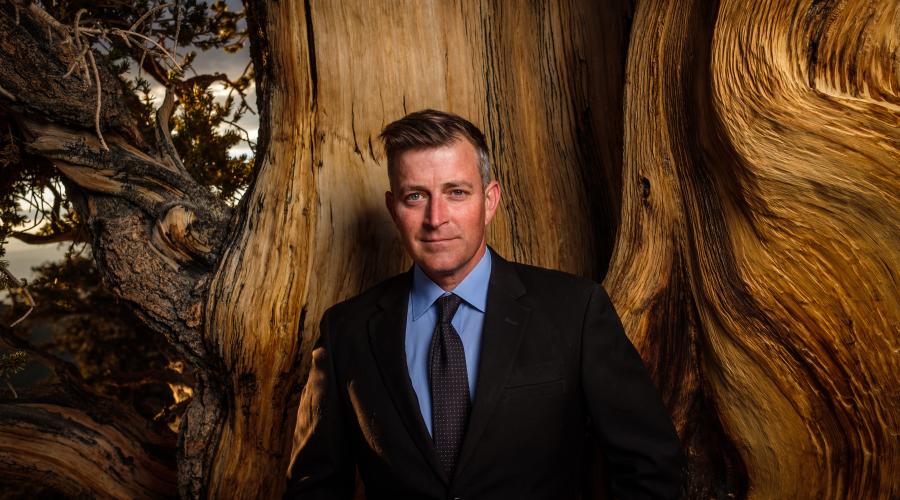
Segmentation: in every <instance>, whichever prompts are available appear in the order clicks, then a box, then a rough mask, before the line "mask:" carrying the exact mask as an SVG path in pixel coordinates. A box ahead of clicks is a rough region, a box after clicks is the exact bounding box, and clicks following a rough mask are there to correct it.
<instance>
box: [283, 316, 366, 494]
mask: <svg viewBox="0 0 900 500" xmlns="http://www.w3.org/2000/svg"><path fill="white" fill-rule="evenodd" d="M330 312H331V311H326V313H325V314H324V315H323V317H322V321H321V324H320V329H319V331H320V334H319V340H318V341H316V344H315V347H314V348H313V352H312V366H311V368H310V372H309V378H308V379H307V382H306V387H305V388H304V389H303V393H302V395H301V397H300V409H299V411H298V413H297V427H296V431H295V433H294V434H295V435H294V440H295V441H294V442H295V446H294V448H295V455H294V458H293V461H292V463H291V467H290V469H289V470H290V472H289V474H288V488H287V492H286V493H285V496H284V498H291V499H294V498H296V499H301V500H307V499H310V500H314V499H328V500H331V499H348V500H349V499H350V498H351V497H352V495H353V489H354V481H355V473H356V469H355V463H354V459H353V455H352V451H351V449H350V443H349V438H348V436H347V426H346V424H345V422H346V417H345V415H344V412H343V411H342V410H343V408H342V403H341V401H340V393H339V389H338V384H337V382H336V380H335V369H334V361H333V350H332V342H331V332H330V328H329V316H330V314H329V313H330Z"/></svg>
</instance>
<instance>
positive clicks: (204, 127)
mask: <svg viewBox="0 0 900 500" xmlns="http://www.w3.org/2000/svg"><path fill="white" fill-rule="evenodd" d="M233 107H234V103H233V99H232V98H230V97H229V98H228V99H227V100H226V101H225V103H224V104H219V103H217V102H216V101H215V100H214V98H213V94H212V92H210V90H209V89H208V88H205V89H204V88H200V87H197V86H194V87H192V89H191V91H190V92H186V93H185V94H183V95H182V97H181V111H180V112H179V113H178V114H177V115H176V116H175V117H174V120H173V121H174V124H175V133H174V134H173V137H172V142H173V143H174V144H175V149H176V150H178V154H179V156H181V160H182V161H183V162H184V164H185V167H187V169H188V172H190V174H191V177H193V178H194V179H195V180H197V182H199V183H201V184H203V185H204V186H210V187H211V188H213V190H214V191H215V192H216V194H218V195H219V196H220V197H221V198H222V199H223V200H225V201H227V202H230V203H232V204H233V203H235V202H236V201H237V200H238V199H239V196H238V194H239V190H242V189H244V188H245V187H246V186H247V185H248V184H249V183H250V176H251V174H252V162H251V161H250V160H249V159H248V158H247V155H241V156H238V157H236V158H231V157H229V155H228V153H227V152H228V150H229V149H231V148H232V147H234V146H236V145H237V144H239V143H240V142H241V136H240V134H239V133H238V132H237V131H236V130H234V129H225V130H224V131H220V130H222V125H224V124H225V122H226V121H230V120H229V116H230V115H231V110H232V108H233Z"/></svg>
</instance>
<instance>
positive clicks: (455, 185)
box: [400, 181, 474, 192]
mask: <svg viewBox="0 0 900 500" xmlns="http://www.w3.org/2000/svg"><path fill="white" fill-rule="evenodd" d="M458 187H463V188H468V189H473V188H474V185H473V184H472V183H471V182H467V181H450V182H445V183H443V184H442V185H441V188H442V189H453V188H458ZM400 191H401V192H406V191H425V192H427V191H429V189H428V188H427V187H425V186H421V185H418V184H410V185H408V186H400Z"/></svg>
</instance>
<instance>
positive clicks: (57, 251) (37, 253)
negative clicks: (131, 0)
mask: <svg viewBox="0 0 900 500" xmlns="http://www.w3.org/2000/svg"><path fill="white" fill-rule="evenodd" d="M226 4H228V7H229V9H230V10H233V11H239V10H241V9H243V6H242V5H241V2H240V1H239V0H226ZM187 50H188V49H187V48H184V47H182V48H179V50H178V53H179V54H180V55H181V54H184V53H185V52H186V51H187ZM192 50H195V51H196V52H197V58H196V59H195V60H194V64H193V71H194V72H196V74H206V73H216V72H220V73H225V74H226V75H228V77H229V79H236V78H237V77H238V76H240V74H241V72H243V70H244V67H245V66H246V65H247V62H249V60H250V52H249V49H248V47H244V49H243V50H241V51H239V52H237V53H233V54H229V53H226V52H225V51H222V50H209V51H205V52H204V51H202V50H199V49H196V48H194V49H192ZM188 76H192V74H191V73H190V70H189V72H188ZM151 82H152V80H151ZM152 83H155V82H152ZM212 89H213V94H214V95H215V96H216V97H217V98H219V99H221V100H222V101H224V99H225V96H226V95H227V94H228V92H227V91H226V90H225V89H224V88H223V87H222V85H218V84H217V85H215V86H213V87H212ZM151 94H152V95H153V97H154V98H155V99H156V100H157V103H158V104H159V103H161V102H162V98H163V97H164V96H165V88H164V87H162V86H161V85H158V84H156V85H155V86H151ZM247 102H249V103H250V105H251V106H252V107H253V110H254V112H255V111H256V87H255V86H253V85H252V84H251V88H250V89H249V90H248V92H247ZM238 123H239V125H240V126H241V127H243V128H244V129H245V130H247V132H248V134H249V135H250V139H251V140H253V141H256V134H257V131H258V129H259V120H258V117H257V115H255V114H251V113H246V114H245V115H244V117H243V118H242V119H241V121H240V122H238ZM231 154H233V155H235V156H238V155H241V154H250V149H249V147H248V146H247V145H246V144H244V143H241V144H240V145H238V146H237V147H235V148H232V150H231ZM22 211H23V212H25V213H27V214H28V215H29V218H31V219H33V218H34V212H33V211H29V210H27V209H26V208H25V207H23V210H22ZM29 225H30V224H29ZM69 245H70V243H61V244H56V243H51V244H48V245H27V244H25V243H22V242H20V241H19V240H17V239H15V238H10V239H9V240H8V241H7V245H6V257H5V260H6V261H7V262H9V270H10V271H11V272H12V273H13V274H14V275H15V276H17V277H19V278H25V279H27V280H28V281H31V280H32V279H33V277H34V273H33V271H32V268H33V267H34V266H37V265H40V264H42V263H44V262H47V261H55V260H59V259H61V258H62V257H63V255H64V254H65V252H66V250H67V249H68V248H69Z"/></svg>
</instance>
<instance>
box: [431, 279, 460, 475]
mask: <svg viewBox="0 0 900 500" xmlns="http://www.w3.org/2000/svg"><path fill="white" fill-rule="evenodd" d="M461 302H462V299H461V298H459V297H458V296H456V295H452V294H451V295H445V296H443V297H441V298H439V299H438V300H437V305H438V323H437V326H436V327H435V329H434V335H433V336H432V337H431V351H430V353H429V365H428V369H429V370H428V376H429V378H430V380H431V419H432V420H431V428H432V430H431V434H432V438H433V440H434V447H435V450H436V451H437V455H438V459H440V461H441V465H443V466H444V470H445V471H446V472H447V475H448V476H452V475H453V470H454V468H455V467H456V458H457V456H458V455H459V448H460V446H461V445H462V440H463V435H464V434H465V432H466V423H467V422H468V420H469V408H470V406H471V403H470V402H469V378H468V372H467V371H466V356H465V352H464V351H463V344H462V340H461V339H460V338H459V333H457V332H456V329H455V328H453V325H451V324H450V321H451V320H452V319H453V315H454V314H456V310H457V309H459V304H460V303H461Z"/></svg>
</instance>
